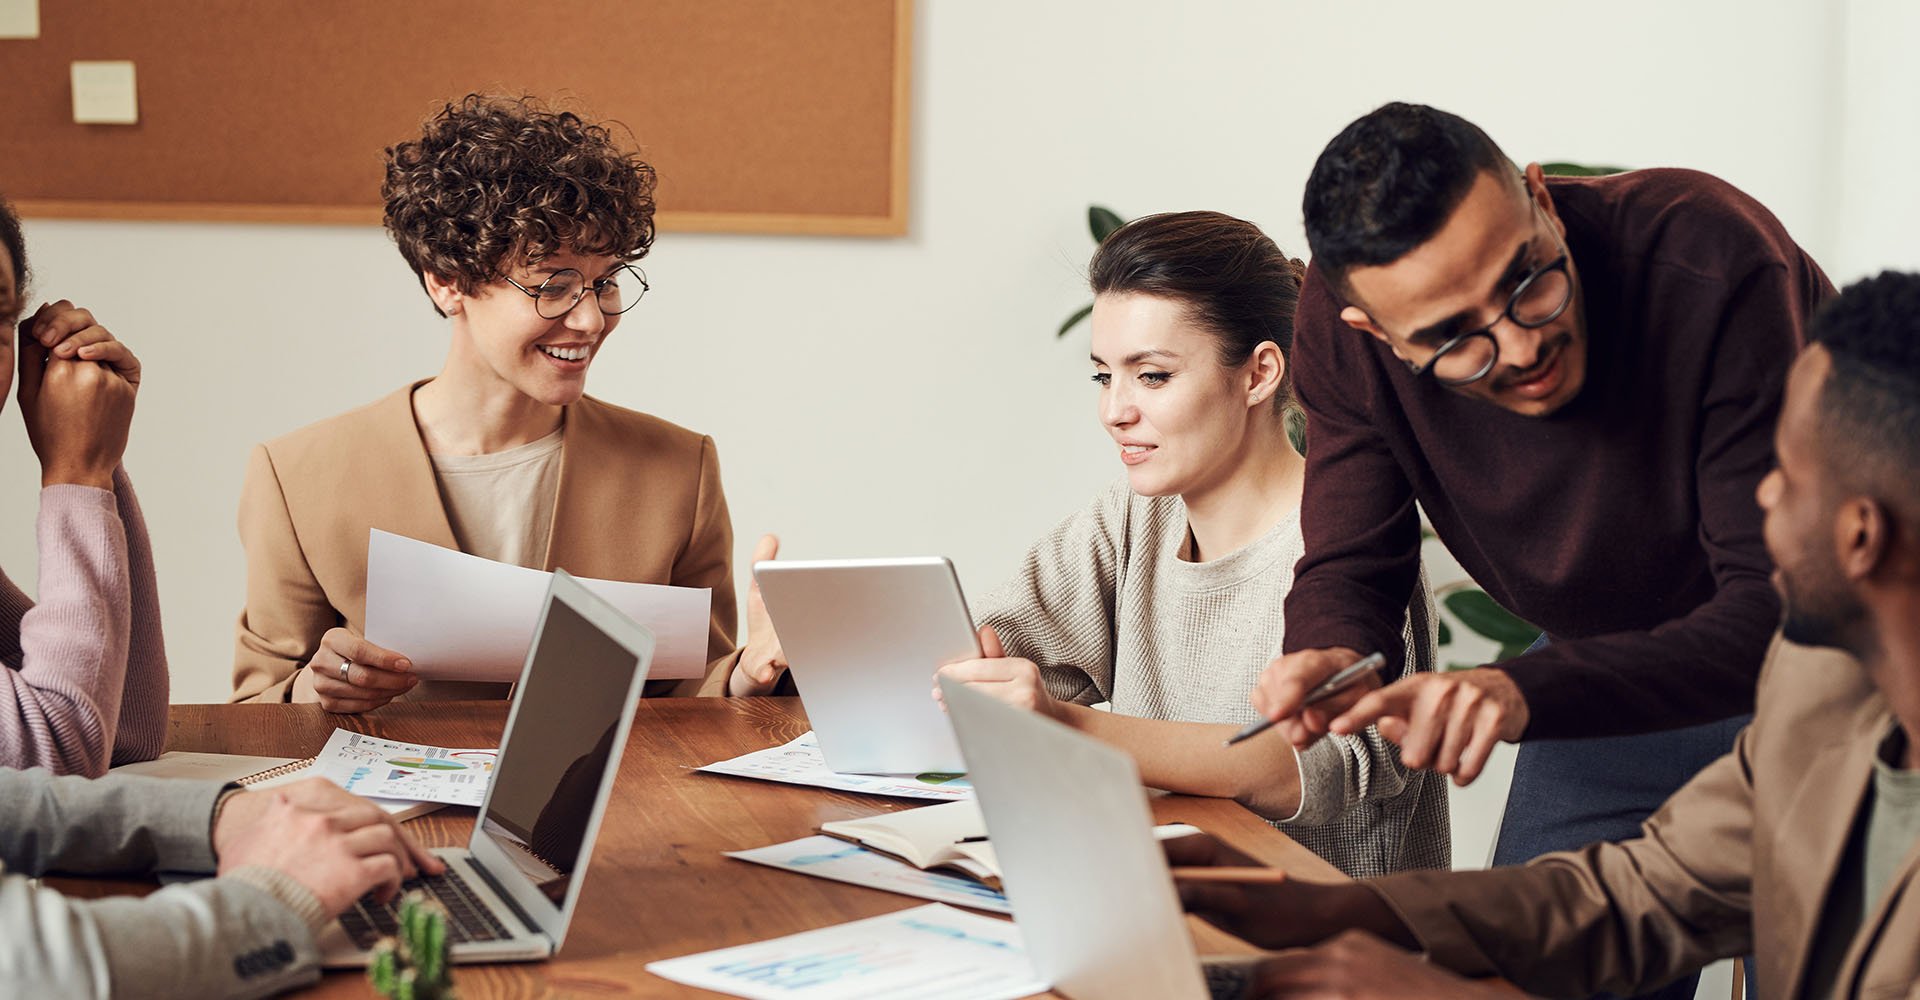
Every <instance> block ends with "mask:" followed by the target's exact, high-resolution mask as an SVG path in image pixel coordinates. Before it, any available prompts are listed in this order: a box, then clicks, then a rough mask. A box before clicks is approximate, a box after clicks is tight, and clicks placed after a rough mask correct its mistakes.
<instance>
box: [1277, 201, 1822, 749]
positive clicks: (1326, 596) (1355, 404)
mask: <svg viewBox="0 0 1920 1000" xmlns="http://www.w3.org/2000/svg"><path fill="white" fill-rule="evenodd" d="M1547 187H1548V190H1549V192H1551V194H1552V197H1553V202H1554V206H1555V208H1557V209H1558V211H1559V214H1560V218H1561V220H1562V221H1564V222H1565V223H1566V226H1567V245H1568V247H1569V249H1570V250H1571V252H1572V256H1573V261H1574V264H1575V267H1576V268H1577V269H1578V271H1579V274H1580V281H1581V287H1582V291H1583V295H1584V300H1585V308H1586V314H1587V330H1588V340H1589V346H1588V361H1587V382H1586V385H1585V386H1584V387H1583V388H1582V390H1581V392H1580V394H1579V395H1578V396H1577V397H1575V398H1574V400H1573V401H1572V402H1570V403H1568V404H1567V405H1566V406H1565V407H1563V408H1562V409H1561V410H1560V411H1559V412H1557V413H1555V414H1553V415H1551V416H1548V417H1544V418H1533V417H1522V416H1518V415H1516V414H1513V413H1510V412H1508V411H1506V410H1502V409H1500V408H1498V407H1496V406H1493V405H1491V404H1489V403H1486V402H1484V401H1480V400H1475V399H1469V398H1467V397H1465V396H1462V395H1459V394H1458V393H1454V392H1451V391H1449V390H1447V389H1445V388H1442V387H1440V386H1438V385H1436V384H1434V383H1433V382H1432V381H1430V380H1424V379H1420V380H1417V379H1415V378H1414V377H1413V376H1412V375H1411V374H1409V373H1408V371H1407V368H1406V366H1405V365H1404V364H1402V363H1401V362H1400V361H1398V360H1397V359H1395V358H1394V357H1393V355H1392V354H1391V353H1390V352H1389V351H1388V350H1387V348H1386V346H1385V345H1383V344H1381V343H1379V342H1378V341H1377V340H1375V339H1374V338H1373V337H1372V336H1370V335H1368V334H1366V333H1363V332H1360V331H1357V330H1354V329H1352V328H1351V327H1349V326H1347V325H1346V324H1345V323H1343V322H1341V320H1340V318H1339V312H1340V306H1341V303H1339V302H1338V301H1337V300H1336V298H1335V296H1334V294H1333V293H1332V291H1331V289H1330V288H1329V287H1328V285H1327V282H1326V280H1325V277H1324V276H1323V275H1322V274H1321V273H1320V271H1319V269H1318V268H1309V269H1308V273H1307V280H1306V285H1305V288H1304V289H1303V291H1302V295H1301V301H1300V307H1299V312H1298V316H1297V318H1296V321H1295V323H1296V343H1295V358H1294V373H1295V374H1294V377H1295V380H1296V385H1297V387H1298V392H1299V396H1300V400H1301V403H1302V404H1303V405H1304V406H1305V408H1306V411H1307V483H1306V496H1305V499H1304V501H1303V503H1302V510H1301V524H1302V530H1303V532H1304V534H1305V536H1306V556H1305V557H1304V558H1302V559H1301V561H1300V564H1299V567H1298V569H1297V571H1296V576H1295V579H1294V585H1293V590H1292V592H1291V593H1290V594H1288V596H1287V602H1286V616H1287V634H1286V643H1285V645H1286V649H1287V650H1288V651H1289V652H1291V651H1294V650H1300V649H1318V648H1325V647H1329V646H1347V647H1350V648H1353V649H1358V650H1361V651H1363V652H1365V651H1368V650H1372V649H1383V650H1386V651H1387V652H1388V654H1389V657H1390V658H1392V659H1393V660H1394V663H1395V666H1394V669H1393V671H1392V672H1393V673H1395V674H1397V673H1398V666H1397V659H1398V656H1397V651H1398V649H1399V645H1400V621H1401V617H1402V614H1403V611H1404V609H1405V608H1406V606H1407V596H1408V593H1409V589H1410V588H1411V587H1412V586H1413V581H1414V574H1415V572H1416V570H1417V568H1418V554H1419V546H1420V531H1419V520H1418V515H1417V512H1416V510H1415V507H1414V504H1415V501H1418V502H1419V505H1420V507H1421V508H1423V509H1424V510H1425V511H1426V513H1427V517H1428V519H1429V520H1430V521H1431V522H1432V524H1433V527H1434V530H1435V531H1436V532H1438V533H1439V536H1440V539H1441V541H1442V542H1444V543H1445V544H1446V546H1447V548H1448V549H1449V550H1450V551H1451V552H1452V553H1453V554H1454V556H1455V557H1456V558H1458V559H1459V560H1460V564H1461V565H1462V566H1464V567H1465V568H1466V570H1467V572H1468V573H1470V574H1472V576H1473V579H1474V580H1475V581H1476V582H1478V583H1479V584H1480V585H1481V586H1482V587H1485V588H1486V590H1487V592H1488V593H1489V594H1490V595H1491V596H1492V597H1493V598H1494V599H1495V600H1496V601H1499V602H1500V604H1501V605H1503V606H1504V607H1506V608H1508V609H1509V610H1511V611H1513V612H1514V613H1516V614H1518V615H1520V616H1521V617H1522V618H1525V619H1527V620H1528V621H1530V622H1532V623H1534V624H1535V625H1538V626H1540V627H1541V628H1543V629H1545V630H1546V632H1547V633H1548V634H1549V635H1550V636H1552V637H1553V639H1554V643H1553V645H1551V646H1549V647H1547V648H1545V649H1542V650H1540V651H1539V652H1536V653H1532V654H1530V655H1527V656H1524V657H1520V658H1518V659H1515V660H1510V661H1507V662H1506V663H1504V664H1502V665H1501V669H1503V670H1505V671H1506V672H1507V673H1508V675H1509V676H1511V677H1512V678H1513V681H1514V683H1515V684H1516V685H1517V686H1518V687H1519V688H1520V691H1521V693H1522V694H1523V695H1524V696H1525V697H1526V700H1527V706H1528V708H1529V710H1530V713H1531V718H1530V721H1529V722H1528V725H1527V729H1526V733H1525V734H1524V736H1525V738H1529V739H1537V738H1542V737H1548V738H1552V737H1575V736H1600V735H1610V734H1625V733H1636V732H1650V731H1653V730H1659V729H1671V728H1677V727H1680V726H1686V725H1692V724H1695V723H1702V722H1709V721H1713V720H1715V719H1721V718H1726V717H1728V716H1732V715H1736V714H1739V713H1741V712H1745V711H1751V710H1752V707H1753V692H1754V683H1755V678H1756V677H1757V675H1758V673H1759V669H1760V661H1761V658H1762V656H1763V655H1764V653H1765V651H1766V647H1767V644H1768V641H1769V639H1770V637H1771V636H1772V634H1773V631H1774V629H1775V628H1776V627H1777V626H1778V624H1779V618H1780V603H1779V598H1778V597H1777V595H1775V593H1774V591H1773V588H1772V586H1771V585H1770V583H1769V581H1768V575H1769V574H1770V573H1771V572H1772V562H1771V560H1769V558H1768V557H1767V552H1766V546H1765V544H1764V543H1763V541H1762V539H1761V514H1760V509H1759V507H1758V505H1757V504H1756V503H1755V501H1754V488H1755V487H1756V486H1757V485H1758V484H1759V482H1760V479H1761V477H1762V476H1763V475H1765V474H1766V472H1767V470H1768V469H1769V468H1770V467H1771V463H1772V461H1773V440H1772V435H1773V426H1774V422H1775V419H1776V417H1777V416H1778V413H1779V406H1780V394H1781V391H1782V389H1783V387H1784V386H1785V383H1786V372H1787V369H1788V367H1789V366H1790V365H1791V364H1792V362H1793V358H1794V355H1795V354H1796V353H1798V351H1799V348H1800V346H1801V345H1802V343H1804V341H1805V337H1804V330H1805V326H1806V320H1807V317H1808V314H1809V313H1810V312H1811V311H1812V309H1813V307H1814V306H1815V305H1817V304H1818V303H1819V302H1820V300H1822V299H1824V298H1825V297H1826V296H1828V295H1831V294H1833V286H1832V284H1831V283H1829V282H1828V281H1827V279H1826V276H1825V275H1824V274H1822V273H1821V271H1820V268H1819V267H1818V266H1817V265H1816V264H1814V262H1813V260H1812V259H1811V258H1809V257H1808V256H1807V255H1806V253H1805V252H1803V251H1802V250H1801V249H1800V248H1799V246H1797V245H1796V244H1795V243H1794V242H1793V240H1792V239H1791V238H1790V237H1788V235H1787V232H1786V230H1785V229H1784V228H1783V227H1782V226H1781V225H1780V222H1779V220H1777V219H1775V218H1774V217H1773V215H1772V214H1771V213H1769V212H1768V211H1767V210H1766V209H1765V208H1764V207H1763V206H1761V205H1760V204H1759V203H1758V202H1756V201H1754V200H1753V199H1752V198H1749V197H1747V196H1746V195H1745V194H1742V193H1741V192H1740V191H1738V190H1737V189H1735V188H1734V187H1732V186H1731V185H1729V184H1727V183H1725V182H1724V181H1721V180H1718V179H1716V178H1714V177H1711V176H1708V175H1706V174H1702V173H1697V172H1694V171H1688V170H1639V171H1634V172H1632V173H1627V174H1618V175H1614V176H1610V177H1598V178H1559V177H1549V178H1547Z"/></svg>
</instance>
